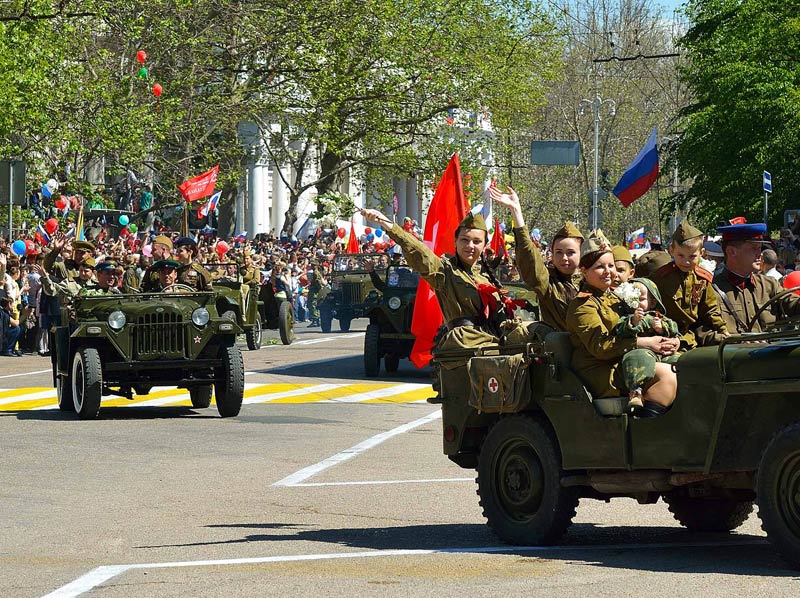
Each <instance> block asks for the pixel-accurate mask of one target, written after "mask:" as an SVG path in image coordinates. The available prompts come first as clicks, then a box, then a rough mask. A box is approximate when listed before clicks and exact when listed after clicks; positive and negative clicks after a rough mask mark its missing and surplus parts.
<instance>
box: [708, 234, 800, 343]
mask: <svg viewBox="0 0 800 598" xmlns="http://www.w3.org/2000/svg"><path fill="white" fill-rule="evenodd" d="M717 231H718V232H720V233H721V234H722V250H723V251H724V252H725V267H724V268H723V269H722V270H721V271H720V272H719V273H718V274H717V275H716V276H715V277H714V286H715V287H716V289H715V290H716V291H717V292H718V293H719V296H720V308H721V309H722V317H723V319H724V320H725V323H726V324H727V326H728V328H729V329H730V330H731V331H734V330H735V331H736V332H738V333H742V332H751V330H749V324H750V321H751V320H752V319H753V318H754V317H755V314H756V312H757V311H758V309H759V308H760V307H761V306H763V305H764V304H765V303H766V302H767V301H769V300H770V299H771V298H772V297H774V296H775V295H777V294H778V293H780V292H781V291H782V290H783V288H782V287H781V284H780V283H779V282H778V281H777V280H775V279H774V278H770V277H769V276H764V275H763V274H761V273H760V265H761V250H762V246H763V244H764V243H766V242H767V241H766V240H765V236H766V232H767V226H766V225H765V224H733V225H730V226H721V227H719V228H717ZM797 314H800V297H798V296H797V295H795V294H793V293H790V294H788V295H786V296H785V297H783V299H781V300H780V301H778V302H777V303H776V304H775V306H774V307H773V308H772V309H771V310H765V311H763V312H761V315H760V316H759V317H758V320H757V321H756V322H755V323H754V324H753V329H752V332H761V331H762V330H763V327H764V326H765V325H767V324H771V323H773V322H775V321H777V320H779V319H781V318H783V317H786V316H794V315H797Z"/></svg>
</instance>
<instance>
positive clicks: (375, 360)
mask: <svg viewBox="0 0 800 598" xmlns="http://www.w3.org/2000/svg"><path fill="white" fill-rule="evenodd" d="M380 343H381V327H380V326H379V325H378V324H370V325H369V326H367V332H366V334H365V335H364V375H365V376H369V377H370V378H374V377H375V376H377V375H378V374H380V373H381V356H380V353H378V349H379V348H380Z"/></svg>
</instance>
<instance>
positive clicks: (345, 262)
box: [319, 253, 386, 332]
mask: <svg viewBox="0 0 800 598" xmlns="http://www.w3.org/2000/svg"><path fill="white" fill-rule="evenodd" d="M385 258H386V256H385V254H378V253H352V254H346V255H339V256H336V257H335V258H334V260H333V270H332V272H331V275H330V287H331V288H330V291H329V292H328V293H327V294H326V295H325V296H324V297H322V298H320V301H319V323H320V328H321V329H322V332H330V331H331V328H332V327H333V320H334V319H336V320H339V329H340V330H341V331H342V332H347V331H348V330H350V323H351V322H352V321H353V320H354V319H356V318H365V317H367V314H368V313H369V312H370V310H371V309H372V307H373V305H374V303H375V301H374V298H372V299H370V300H367V297H368V296H369V294H370V292H371V291H374V290H375V285H373V284H372V280H370V277H369V271H367V269H366V263H367V262H371V263H374V264H379V262H380V260H381V259H385Z"/></svg>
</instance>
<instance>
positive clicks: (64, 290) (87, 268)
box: [33, 255, 97, 297]
mask: <svg viewBox="0 0 800 598" xmlns="http://www.w3.org/2000/svg"><path fill="white" fill-rule="evenodd" d="M95 267H96V264H95V261H94V258H93V257H92V256H90V255H84V256H83V258H82V259H81V261H80V263H79V264H78V277H77V278H75V279H72V278H70V279H67V280H63V281H60V282H56V281H54V280H53V279H52V278H50V275H49V274H48V273H47V271H46V270H45V269H44V267H43V266H40V265H38V264H37V265H35V266H34V267H33V270H34V272H38V273H39V275H40V277H41V281H42V292H44V293H45V294H46V295H50V296H51V297H56V296H59V295H60V296H62V297H74V296H76V295H78V294H79V293H80V292H81V291H82V290H83V289H85V288H94V287H96V286H97V283H95V281H94V280H93V278H94V269H95Z"/></svg>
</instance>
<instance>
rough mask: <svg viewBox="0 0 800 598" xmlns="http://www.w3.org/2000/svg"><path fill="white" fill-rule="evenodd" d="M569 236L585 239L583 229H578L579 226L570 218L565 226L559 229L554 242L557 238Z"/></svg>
mask: <svg viewBox="0 0 800 598" xmlns="http://www.w3.org/2000/svg"><path fill="white" fill-rule="evenodd" d="M569 238H573V239H581V240H583V235H582V234H581V231H579V230H578V227H577V226H575V225H574V224H573V223H572V222H570V221H569V220H568V221H567V222H565V223H564V226H562V227H561V228H560V229H558V231H557V232H556V234H555V235H554V236H553V243H555V242H556V239H569Z"/></svg>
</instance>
